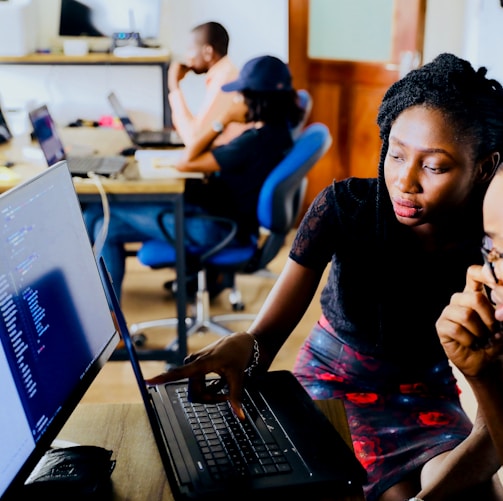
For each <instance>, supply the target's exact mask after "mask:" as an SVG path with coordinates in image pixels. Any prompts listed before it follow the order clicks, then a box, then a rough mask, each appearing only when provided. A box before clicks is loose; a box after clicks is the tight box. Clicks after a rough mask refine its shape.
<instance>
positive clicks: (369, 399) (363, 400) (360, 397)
mask: <svg viewBox="0 0 503 501" xmlns="http://www.w3.org/2000/svg"><path fill="white" fill-rule="evenodd" d="M346 398H347V399H348V400H349V401H350V402H353V403H354V404H357V405H365V404H375V403H376V402H377V401H378V400H379V395H378V394H377V393H346Z"/></svg>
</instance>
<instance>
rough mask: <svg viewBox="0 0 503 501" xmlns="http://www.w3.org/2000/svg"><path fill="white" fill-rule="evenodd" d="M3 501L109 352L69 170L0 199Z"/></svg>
mask: <svg viewBox="0 0 503 501" xmlns="http://www.w3.org/2000/svg"><path fill="white" fill-rule="evenodd" d="M0 218H1V225H0V227H1V230H0V232H1V237H2V238H0V254H1V255H2V259H1V260H0V284H1V290H2V294H1V295H0V380H1V381H2V383H1V388H0V401H1V406H2V412H0V443H1V447H0V498H1V499H2V500H7V499H9V500H11V499H12V500H19V499H27V497H26V494H23V493H22V492H20V489H22V486H23V484H24V482H25V480H26V478H27V477H28V475H29V474H30V473H31V471H32V470H33V468H34V467H35V465H36V464H37V463H38V461H39V460H40V458H41V457H42V456H43V454H44V453H45V452H46V451H47V450H48V449H49V448H50V446H51V443H52V442H53V440H54V439H55V438H56V437H57V435H58V434H59V432H60V430H61V428H62V427H63V425H64V424H65V422H66V421H67V419H68V418H69V416H70V414H71V413H72V411H73V410H74V409H75V407H76V406H77V404H78V403H79V401H80V400H81V398H82V396H83V395H84V393H85V392H86V390H87V389H88V388H89V386H90V385H91V383H92V381H93V380H94V379H95V377H96V375H97V374H98V372H99V371H100V369H101V368H102V367H103V365H104V363H105V362H106V361H107V360H108V359H109V357H110V355H111V354H112V352H113V350H114V349H115V347H116V345H117V343H118V341H119V335H118V332H117V330H116V328H115V325H114V322H113V320H112V316H111V314H110V308H109V306H108V302H107V298H106V296H105V292H104V289H103V285H102V282H101V279H100V274H99V271H98V266H97V263H96V260H95V258H94V254H93V251H92V248H91V244H90V242H89V238H88V236H87V232H86V228H85V225H84V221H83V219H82V212H81V209H80V204H79V201H78V198H77V195H76V193H75V188H74V185H73V182H72V178H71V176H70V173H69V171H68V168H67V165H66V162H59V163H57V164H55V165H54V166H53V167H51V168H49V169H46V170H44V171H43V172H42V173H41V174H39V175H37V176H35V177H33V178H31V179H29V180H28V181H25V182H24V183H23V184H19V185H17V186H16V187H14V188H12V189H11V190H9V191H7V192H5V193H3V194H1V195H0Z"/></svg>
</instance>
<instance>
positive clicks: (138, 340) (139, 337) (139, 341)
mask: <svg viewBox="0 0 503 501" xmlns="http://www.w3.org/2000/svg"><path fill="white" fill-rule="evenodd" d="M146 342H147V336H145V334H143V333H140V334H134V335H133V343H134V345H135V346H137V347H138V348H141V347H142V346H145V343H146Z"/></svg>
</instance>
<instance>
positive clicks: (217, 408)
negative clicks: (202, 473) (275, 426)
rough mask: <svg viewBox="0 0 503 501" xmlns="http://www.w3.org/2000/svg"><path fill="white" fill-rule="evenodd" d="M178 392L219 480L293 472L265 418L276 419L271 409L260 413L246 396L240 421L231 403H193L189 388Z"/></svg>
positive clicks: (193, 428)
mask: <svg viewBox="0 0 503 501" xmlns="http://www.w3.org/2000/svg"><path fill="white" fill-rule="evenodd" d="M177 393H178V398H179V400H180V403H181V404H182V407H183V409H184V411H185V414H186V416H187V419H188V422H189V423H190V425H191V427H192V430H193V432H194V435H195V436H196V439H197V442H198V445H199V448H200V450H201V453H202V455H203V457H204V460H205V461H206V469H207V471H209V472H210V474H211V475H212V477H213V478H214V479H215V480H225V479H229V478H236V477H247V476H252V477H256V476H264V475H275V474H278V473H282V472H283V473H286V472H289V471H291V467H290V464H289V463H288V460H287V458H286V456H285V454H284V453H283V451H282V450H281V448H280V447H279V445H278V443H277V441H276V439H275V438H274V436H273V435H272V434H271V432H270V431H269V429H268V427H267V426H266V424H265V423H264V421H263V419H262V417H261V416H263V417H265V418H266V419H267V421H269V419H271V420H272V419H273V416H272V414H271V412H270V411H269V410H268V409H260V411H259V410H258V409H257V408H256V406H255V405H254V404H253V403H252V402H251V401H250V399H249V398H248V396H247V395H246V396H245V399H244V401H243V407H244V409H245V414H246V419H245V421H240V420H239V419H238V418H237V417H236V416H235V415H234V413H233V411H232V409H231V407H230V405H229V403H228V402H221V403H218V404H211V405H210V404H208V405H205V404H198V403H192V402H190V401H189V399H188V396H187V389H186V388H184V389H180V390H178V392H177ZM264 414H265V415H264Z"/></svg>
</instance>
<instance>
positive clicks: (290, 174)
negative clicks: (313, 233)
mask: <svg viewBox="0 0 503 501" xmlns="http://www.w3.org/2000/svg"><path fill="white" fill-rule="evenodd" d="M331 143H332V137H331V135H330V132H329V130H328V128H327V126H326V125H324V124H322V123H313V124H310V125H309V126H307V127H306V128H305V130H304V131H302V133H301V134H300V135H299V136H298V138H297V139H296V140H295V142H294V145H293V147H292V149H291V150H290V152H289V153H288V154H287V155H286V157H285V158H284V159H283V160H282V161H281V162H280V163H279V164H278V165H277V166H276V167H275V168H274V170H273V171H272V172H271V173H270V174H269V176H268V177H267V179H266V181H265V182H264V184H263V186H262V189H261V191H260V195H259V200H258V206H257V216H258V220H259V224H260V226H261V228H262V229H264V230H266V232H267V236H266V238H265V239H263V241H261V240H260V239H257V238H254V237H253V238H250V241H249V242H248V243H247V244H246V245H239V246H238V245H236V244H235V243H231V242H232V240H233V237H234V235H235V233H236V231H237V224H236V223H235V222H234V221H232V220H225V221H226V224H228V228H229V233H228V236H227V238H226V239H225V241H223V242H221V243H220V244H219V245H218V246H216V247H215V248H212V249H198V248H197V247H195V246H191V245H190V244H189V245H188V246H187V261H188V262H191V263H194V262H196V263H197V268H198V271H197V281H198V288H197V292H196V301H195V315H194V316H191V317H187V318H186V324H187V336H190V335H191V334H194V333H196V332H206V331H212V332H214V333H216V334H219V335H227V334H229V333H231V332H232V330H230V329H229V328H227V327H226V326H225V325H224V324H226V323H228V322H234V321H238V320H253V318H255V315H247V314H243V313H234V314H228V315H218V316H211V314H210V298H209V292H208V290H207V287H206V273H207V272H209V271H210V270H218V271H219V272H221V273H223V274H225V275H227V277H229V276H230V277H231V282H232V283H231V288H232V292H231V294H230V299H231V303H232V304H233V309H234V310H241V309H243V308H244V305H243V304H242V301H241V295H240V293H239V291H238V290H237V288H236V286H235V281H234V278H235V275H236V274H237V273H255V272H257V271H259V270H264V269H266V266H267V265H268V264H269V263H270V262H271V260H272V259H273V258H274V257H275V256H276V255H277V254H278V251H279V250H280V249H281V247H282V246H283V245H284V243H285V239H286V237H287V235H288V233H289V232H290V230H291V229H292V228H293V227H294V225H295V224H296V222H297V219H298V217H299V214H300V210H301V208H302V203H303V200H304V195H305V190H306V187H307V178H306V174H307V173H308V172H309V171H310V170H311V168H312V167H313V166H314V165H315V164H316V162H317V161H318V160H319V159H320V158H321V157H322V156H323V154H324V153H325V152H326V151H327V149H328V148H329V147H330V145H331ZM219 219H220V220H222V219H221V218H219ZM175 257H176V255H175V251H174V246H173V244H172V243H170V242H169V241H164V240H150V241H147V242H145V243H144V244H143V245H142V246H141V248H140V249H139V250H138V252H137V258H138V259H139V261H140V262H141V263H142V264H144V265H145V266H149V267H151V268H155V269H158V268H165V267H168V268H172V267H174V263H175ZM177 323H178V319H177V318H164V319H159V320H150V321H144V322H139V323H136V324H133V325H131V326H130V330H131V333H132V334H133V336H135V339H136V341H137V344H138V345H141V344H142V341H143V340H144V339H145V335H144V331H145V330H146V329H149V328H153V327H176V325H177ZM168 348H169V349H175V348H176V341H175V342H173V343H172V344H171V345H169V347H168Z"/></svg>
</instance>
